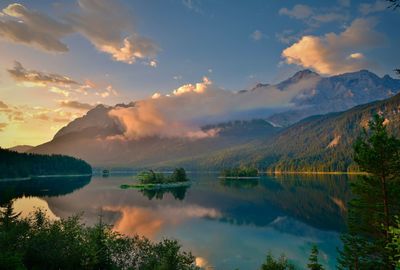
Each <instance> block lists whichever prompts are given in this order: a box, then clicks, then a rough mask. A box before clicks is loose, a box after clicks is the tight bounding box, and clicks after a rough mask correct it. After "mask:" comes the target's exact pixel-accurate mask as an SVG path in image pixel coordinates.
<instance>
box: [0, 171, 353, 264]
mask: <svg viewBox="0 0 400 270" xmlns="http://www.w3.org/2000/svg"><path fill="white" fill-rule="evenodd" d="M189 178H190V179H191V181H192V185H191V186H190V187H188V188H187V187H179V188H175V189H170V190H163V191H162V192H161V191H159V192H155V191H146V192H143V191H138V190H133V189H128V190H123V189H120V187H119V186H120V185H121V184H132V183H134V182H135V180H134V176H133V175H132V174H131V173H129V174H128V173H124V174H122V173H121V174H113V173H112V174H111V175H110V176H109V177H102V176H93V177H78V178H48V179H45V178H43V179H36V180H29V181H9V182H5V181H0V192H1V193H0V194H7V196H5V195H1V197H0V202H4V201H5V200H8V199H10V198H16V201H15V208H16V210H18V211H22V212H23V213H22V214H23V215H24V216H26V215H28V214H29V213H30V212H31V211H33V210H34V208H35V207H41V208H44V209H46V210H47V213H48V215H49V216H50V217H51V218H54V219H57V218H64V217H68V216H71V215H74V214H77V213H82V218H83V221H84V222H85V223H86V224H88V225H92V224H94V223H96V221H98V219H99V216H100V215H101V216H102V218H103V220H104V221H105V222H107V223H109V224H113V226H114V228H115V229H116V230H118V231H120V232H122V233H124V234H127V235H133V234H140V235H144V236H146V237H149V238H150V239H152V240H160V239H162V238H165V237H168V238H175V239H178V240H179V241H180V243H181V244H182V245H183V247H184V249H185V250H190V251H192V253H193V254H194V255H195V256H196V257H197V259H196V261H197V263H198V265H200V266H202V267H204V268H205V269H222V270H225V269H232V270H233V269H237V268H238V269H241V270H247V269H258V268H259V266H260V265H261V263H262V262H263V260H264V258H265V256H266V254H267V252H269V251H270V252H272V254H274V255H277V256H278V255H280V254H281V253H285V254H286V255H287V256H288V257H289V258H291V259H292V260H293V262H294V263H295V264H298V265H299V266H301V267H304V266H305V265H306V263H307V259H308V256H309V252H310V248H311V245H312V244H313V243H315V244H317V245H318V247H319V249H320V254H321V255H322V256H321V259H322V261H323V263H324V264H325V266H326V267H327V269H334V265H335V261H336V256H337V250H336V249H337V247H340V238H339V237H340V232H341V231H343V230H344V229H345V222H344V220H345V215H346V203H347V201H348V200H349V197H350V188H349V185H348V181H349V178H350V176H347V175H265V176H263V177H261V178H260V179H256V180H254V179H250V180H221V179H218V175H217V174H215V173H190V174H189Z"/></svg>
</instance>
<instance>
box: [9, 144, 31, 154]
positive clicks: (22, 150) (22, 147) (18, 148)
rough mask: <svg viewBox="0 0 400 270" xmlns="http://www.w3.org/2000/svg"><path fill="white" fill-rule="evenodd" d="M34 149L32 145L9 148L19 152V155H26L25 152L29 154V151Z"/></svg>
mask: <svg viewBox="0 0 400 270" xmlns="http://www.w3.org/2000/svg"><path fill="white" fill-rule="evenodd" d="M32 148H34V146H31V145H16V146H14V147H10V148H8V150H11V151H15V152H18V153H24V152H27V151H29V150H31V149H32Z"/></svg>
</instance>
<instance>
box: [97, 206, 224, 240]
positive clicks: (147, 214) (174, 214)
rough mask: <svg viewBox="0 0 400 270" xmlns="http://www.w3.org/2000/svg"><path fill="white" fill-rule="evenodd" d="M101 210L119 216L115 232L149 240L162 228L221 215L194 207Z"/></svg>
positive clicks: (126, 207)
mask: <svg viewBox="0 0 400 270" xmlns="http://www.w3.org/2000/svg"><path fill="white" fill-rule="evenodd" d="M103 210H105V211H111V212H119V213H120V214H121V217H120V218H119V219H118V220H117V221H116V222H115V224H114V229H115V230H117V231H119V232H121V233H123V234H127V235H135V234H139V235H144V236H146V237H149V238H151V239H154V238H155V237H156V235H157V233H158V232H159V231H160V230H161V229H162V227H163V226H169V225H172V226H176V225H178V224H180V223H183V222H184V221H185V220H186V219H191V218H218V217H220V216H221V213H220V212H218V211H217V210H215V209H213V208H204V207H200V206H196V205H189V206H186V207H173V206H166V207H157V208H145V207H131V206H105V207H103Z"/></svg>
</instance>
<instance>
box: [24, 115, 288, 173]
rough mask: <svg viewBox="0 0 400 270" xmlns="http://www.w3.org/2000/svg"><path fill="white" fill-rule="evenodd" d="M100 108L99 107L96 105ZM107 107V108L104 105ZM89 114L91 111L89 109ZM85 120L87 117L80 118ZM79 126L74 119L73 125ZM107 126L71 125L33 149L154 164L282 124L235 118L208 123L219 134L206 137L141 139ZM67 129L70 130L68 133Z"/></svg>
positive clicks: (245, 139) (98, 162)
mask: <svg viewBox="0 0 400 270" xmlns="http://www.w3.org/2000/svg"><path fill="white" fill-rule="evenodd" d="M94 110H96V108H95V109H94ZM100 110H103V108H100ZM88 114H91V112H89V113H88ZM75 121H79V122H81V123H82V124H83V123H84V124H85V125H86V124H87V123H86V117H83V118H81V119H77V120H75ZM72 124H73V125H74V126H76V122H75V123H74V121H73V122H72V123H71V125H72ZM108 124H110V125H104V126H103V127H104V128H103V129H99V127H96V126H90V125H89V126H86V127H85V128H79V131H77V130H76V129H72V128H71V126H69V125H67V127H65V128H64V130H63V133H61V135H60V133H57V134H58V135H56V136H55V137H54V138H53V140H51V141H50V142H48V143H45V144H42V145H39V146H37V147H35V148H34V149H32V150H31V152H34V153H42V154H45V153H55V154H61V153H62V154H66V155H71V156H75V157H79V158H82V159H84V160H87V161H89V162H90V163H91V164H92V165H95V166H113V167H126V166H134V167H151V166H153V165H154V164H160V163H162V162H164V161H165V160H179V159H184V158H188V157H192V156H197V155H201V154H207V153H211V152H214V151H218V150H221V149H226V148H229V147H232V146H236V145H240V144H246V143H249V142H251V141H254V140H256V139H260V138H268V137H269V136H272V135H274V134H275V133H277V132H278V131H279V130H280V128H279V127H274V126H273V125H271V124H270V123H269V122H268V121H266V120H261V119H260V120H251V121H233V122H227V123H222V124H217V125H208V126H204V127H203V130H209V129H215V128H218V130H219V133H218V136H215V137H208V138H204V139H196V140H194V139H190V138H160V137H154V136H153V137H147V138H143V139H140V140H123V139H122V140H119V139H115V140H114V139H108V138H109V137H107V136H118V135H122V131H121V130H120V129H119V128H118V126H117V125H116V123H108ZM67 130H72V131H70V132H67V133H64V132H66V131H67Z"/></svg>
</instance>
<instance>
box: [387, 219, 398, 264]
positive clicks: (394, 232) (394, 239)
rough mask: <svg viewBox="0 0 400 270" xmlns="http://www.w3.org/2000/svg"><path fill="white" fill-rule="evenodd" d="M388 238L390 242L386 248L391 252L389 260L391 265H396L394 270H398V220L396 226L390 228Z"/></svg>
mask: <svg viewBox="0 0 400 270" xmlns="http://www.w3.org/2000/svg"><path fill="white" fill-rule="evenodd" d="M389 231H390V236H391V242H390V243H389V245H388V246H387V248H388V249H389V250H390V251H391V252H390V253H391V254H393V256H392V257H390V259H391V260H392V262H393V264H394V265H396V267H397V268H396V269H400V219H399V218H397V225H396V226H393V227H390V228H389Z"/></svg>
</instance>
